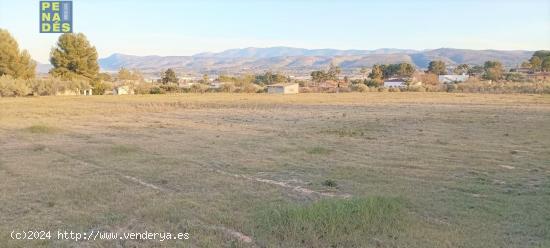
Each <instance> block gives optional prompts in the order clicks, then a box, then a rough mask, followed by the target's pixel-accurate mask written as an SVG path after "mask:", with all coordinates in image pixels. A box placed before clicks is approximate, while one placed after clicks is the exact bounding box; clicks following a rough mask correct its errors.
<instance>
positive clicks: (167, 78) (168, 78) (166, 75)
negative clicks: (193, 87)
mask: <svg viewBox="0 0 550 248" xmlns="http://www.w3.org/2000/svg"><path fill="white" fill-rule="evenodd" d="M161 81H162V83H163V84H168V83H178V77H177V76H176V72H174V70H172V69H168V70H166V71H164V72H163V73H162V78H161Z"/></svg>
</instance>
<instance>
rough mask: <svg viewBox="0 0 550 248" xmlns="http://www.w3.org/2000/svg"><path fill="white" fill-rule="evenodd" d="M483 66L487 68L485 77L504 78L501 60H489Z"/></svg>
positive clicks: (490, 78)
mask: <svg viewBox="0 0 550 248" xmlns="http://www.w3.org/2000/svg"><path fill="white" fill-rule="evenodd" d="M483 68H484V69H485V74H484V75H483V77H484V78H485V79H488V80H494V81H498V80H500V79H502V76H503V74H504V67H503V66H502V63H500V62H499V61H487V62H485V64H484V66H483Z"/></svg>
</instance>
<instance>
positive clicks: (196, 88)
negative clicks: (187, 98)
mask: <svg viewBox="0 0 550 248" xmlns="http://www.w3.org/2000/svg"><path fill="white" fill-rule="evenodd" d="M208 89H209V87H208V85H206V84H193V85H191V88H190V89H189V91H190V92H193V93H204V92H206V91H208Z"/></svg>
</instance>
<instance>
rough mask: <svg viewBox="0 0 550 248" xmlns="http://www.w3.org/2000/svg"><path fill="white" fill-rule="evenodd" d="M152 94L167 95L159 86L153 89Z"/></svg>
mask: <svg viewBox="0 0 550 248" xmlns="http://www.w3.org/2000/svg"><path fill="white" fill-rule="evenodd" d="M149 93H150V94H164V93H166V92H165V91H164V90H163V89H162V88H160V87H158V86H153V87H151V90H150V91H149Z"/></svg>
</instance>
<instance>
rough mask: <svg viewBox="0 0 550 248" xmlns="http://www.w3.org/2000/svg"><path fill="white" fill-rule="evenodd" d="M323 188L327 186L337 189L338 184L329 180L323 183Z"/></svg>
mask: <svg viewBox="0 0 550 248" xmlns="http://www.w3.org/2000/svg"><path fill="white" fill-rule="evenodd" d="M321 184H322V185H323V186H326V187H331V188H334V187H337V186H338V184H337V183H336V181H334V180H332V179H327V180H325V181H323V182H322V183H321Z"/></svg>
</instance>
